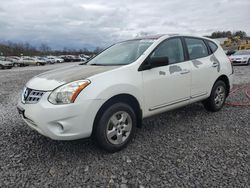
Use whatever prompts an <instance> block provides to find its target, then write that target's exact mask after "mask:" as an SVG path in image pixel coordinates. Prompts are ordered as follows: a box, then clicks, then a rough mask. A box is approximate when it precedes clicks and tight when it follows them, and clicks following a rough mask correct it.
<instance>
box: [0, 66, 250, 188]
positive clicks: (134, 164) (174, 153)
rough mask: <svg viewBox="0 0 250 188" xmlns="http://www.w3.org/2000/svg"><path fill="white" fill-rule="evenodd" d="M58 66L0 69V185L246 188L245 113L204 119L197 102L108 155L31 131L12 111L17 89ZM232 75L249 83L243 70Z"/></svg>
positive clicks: (147, 125) (150, 122) (249, 119)
mask: <svg viewBox="0 0 250 188" xmlns="http://www.w3.org/2000/svg"><path fill="white" fill-rule="evenodd" d="M65 65H66V64H62V65H51V66H45V67H25V68H14V69H13V70H0V153H1V155H0V187H86V186H87V185H89V186H91V187H92V186H95V187H98V186H99V187H103V186H110V187H118V186H121V187H250V107H230V106H225V107H224V108H223V109H222V110H221V111H220V112H217V113H209V112H207V111H205V110H204V108H203V106H202V105H201V104H199V103H198V104H193V105H190V106H187V107H185V108H181V109H178V110H175V111H172V112H167V113H164V114H161V115H158V116H156V117H152V118H150V119H147V120H144V121H143V127H142V128H141V129H138V131H137V136H136V139H134V141H133V142H132V143H131V144H130V145H129V146H128V147H127V148H126V149H125V150H123V151H121V152H119V153H115V154H107V153H105V152H103V151H100V150H99V149H98V148H97V147H96V146H95V145H94V144H93V142H92V141H91V140H90V139H83V140H77V141H68V142H63V141H53V140H50V139H48V138H45V137H44V136H41V135H40V134H38V133H36V132H35V131H33V130H31V129H30V128H29V127H27V125H25V124H24V122H23V121H22V120H21V118H20V117H19V115H18V113H17V110H16V104H17V100H18V98H19V97H20V92H21V90H22V88H23V86H24V84H25V83H26V82H27V81H28V80H29V79H30V78H31V77H32V76H34V75H37V74H38V73H41V72H44V71H45V70H49V69H54V68H56V67H60V66H65ZM235 77H236V78H235V84H246V83H250V66H248V67H246V66H239V67H235ZM236 98H237V99H236ZM228 100H229V101H233V100H238V101H241V100H244V99H243V94H238V95H234V96H231V97H229V99H228Z"/></svg>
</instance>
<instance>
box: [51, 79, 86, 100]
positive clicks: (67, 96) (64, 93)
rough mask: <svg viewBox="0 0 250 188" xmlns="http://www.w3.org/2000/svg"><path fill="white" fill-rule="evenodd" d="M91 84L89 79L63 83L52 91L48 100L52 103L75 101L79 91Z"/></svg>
mask: <svg viewBox="0 0 250 188" xmlns="http://www.w3.org/2000/svg"><path fill="white" fill-rule="evenodd" d="M89 84H90V81H89V80H79V81H74V82H71V83H68V84H65V85H62V86H60V87H58V88H57V89H55V90H54V91H52V93H51V94H50V95H49V98H48V100H49V102H51V103H52V104H69V103H74V102H75V100H76V98H77V96H78V95H79V93H80V92H81V91H82V90H83V89H84V88H85V87H87V86H88V85H89Z"/></svg>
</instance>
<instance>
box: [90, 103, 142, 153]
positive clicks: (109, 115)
mask: <svg viewBox="0 0 250 188" xmlns="http://www.w3.org/2000/svg"><path fill="white" fill-rule="evenodd" d="M98 119H99V120H98V121H97V122H96V126H95V129H94V139H95V141H96V142H97V144H98V146H99V147H100V148H101V149H104V150H105V151H107V152H111V153H113V152H117V151H120V150H121V149H123V148H125V147H126V146H127V145H128V143H129V142H130V141H131V139H132V138H133V137H134V135H135V131H136V124H137V121H136V114H135V112H134V110H133V108H132V107H130V106H129V105H128V104H126V103H115V104H112V105H110V106H109V107H107V108H106V109H105V110H104V111H103V112H102V113H101V115H100V116H99V118H98Z"/></svg>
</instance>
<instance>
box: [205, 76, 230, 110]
mask: <svg viewBox="0 0 250 188" xmlns="http://www.w3.org/2000/svg"><path fill="white" fill-rule="evenodd" d="M226 96H227V87H226V84H225V83H224V82H223V81H221V80H219V81H217V82H216V83H215V84H214V86H213V89H212V92H211V94H210V96H209V98H208V99H206V100H205V101H203V105H204V107H205V109H206V110H208V111H210V112H217V111H219V110H220V109H221V108H222V107H223V106H224V104H225V101H226Z"/></svg>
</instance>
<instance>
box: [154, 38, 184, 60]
mask: <svg viewBox="0 0 250 188" xmlns="http://www.w3.org/2000/svg"><path fill="white" fill-rule="evenodd" d="M154 57H162V58H164V57H166V59H167V58H168V62H169V64H174V63H179V62H182V61H184V52H183V47H182V42H181V39H180V38H173V39H168V40H166V41H164V42H162V43H161V44H160V45H159V46H158V47H157V48H156V49H155V51H154V52H153V53H152V54H151V56H150V58H154Z"/></svg>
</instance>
